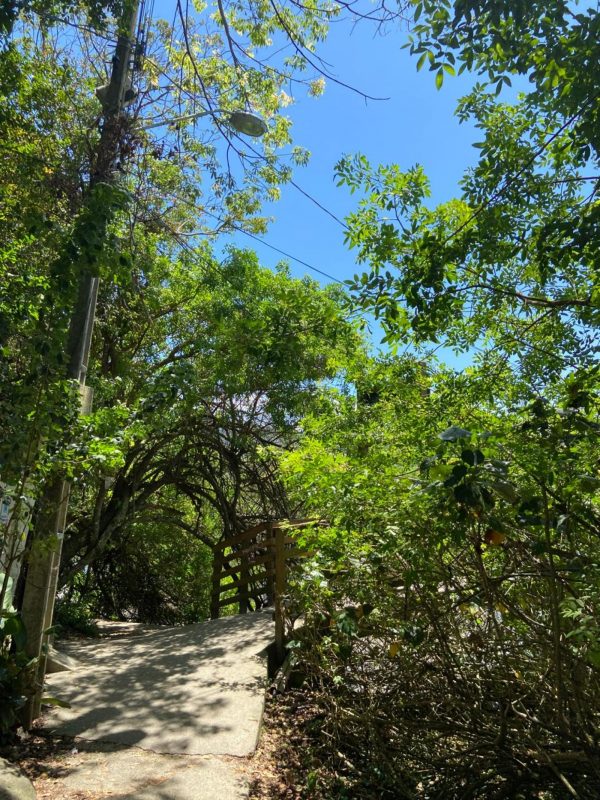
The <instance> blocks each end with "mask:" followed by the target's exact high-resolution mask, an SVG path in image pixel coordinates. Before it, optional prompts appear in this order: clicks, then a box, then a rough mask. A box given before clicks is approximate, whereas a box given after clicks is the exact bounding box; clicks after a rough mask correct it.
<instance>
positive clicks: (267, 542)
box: [223, 539, 275, 561]
mask: <svg viewBox="0 0 600 800" xmlns="http://www.w3.org/2000/svg"><path fill="white" fill-rule="evenodd" d="M274 544H275V540H274V539H263V540H261V541H260V542H255V543H254V544H251V545H249V546H248V547H243V548H242V549H241V550H234V552H233V553H227V555H226V556H223V557H224V558H225V560H226V561H227V560H229V559H233V558H240V557H241V556H247V555H249V554H250V553H254V552H256V550H267V549H268V548H269V547H272V546H273V545H274Z"/></svg>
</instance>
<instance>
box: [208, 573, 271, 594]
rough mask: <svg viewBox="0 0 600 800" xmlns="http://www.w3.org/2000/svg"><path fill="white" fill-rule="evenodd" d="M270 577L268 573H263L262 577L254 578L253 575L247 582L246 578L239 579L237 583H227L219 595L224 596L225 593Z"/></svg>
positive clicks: (256, 576) (255, 576)
mask: <svg viewBox="0 0 600 800" xmlns="http://www.w3.org/2000/svg"><path fill="white" fill-rule="evenodd" d="M271 574H273V571H271ZM268 577H270V576H269V574H268V573H264V572H261V573H260V575H254V576H252V575H251V576H250V578H249V579H248V580H246V578H239V579H238V580H237V581H231V583H226V584H224V585H223V586H221V590H220V591H219V595H222V594H223V592H229V591H230V590H231V589H239V588H240V586H246V585H247V584H252V583H258V582H259V581H264V580H265V578H268Z"/></svg>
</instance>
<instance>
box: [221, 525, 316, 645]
mask: <svg viewBox="0 0 600 800" xmlns="http://www.w3.org/2000/svg"><path fill="white" fill-rule="evenodd" d="M315 524H320V523H318V522H317V521H316V520H309V519H301V520H279V521H273V522H262V523H260V524H259V525H255V526H253V527H252V528H248V529H247V530H245V531H244V532H243V533H240V534H238V535H237V536H233V537H231V538H230V539H224V540H223V541H221V542H219V544H218V545H217V546H216V549H215V560H214V565H213V586H212V598H211V609H210V615H211V618H212V619H216V618H218V617H219V614H220V611H221V609H222V608H224V607H226V606H231V605H237V607H238V613H240V614H245V613H246V612H247V611H249V610H251V606H250V603H251V601H253V602H254V604H255V607H256V608H264V607H266V606H273V607H274V611H275V649H276V656H277V659H278V660H279V661H281V660H283V656H284V652H285V607H284V598H285V594H286V584H287V575H288V571H289V568H290V565H291V564H292V563H293V562H294V560H297V559H300V558H305V557H306V556H308V555H309V553H307V552H306V551H305V550H303V549H302V548H300V547H299V546H298V542H297V539H296V537H295V536H294V533H295V532H296V531H298V530H299V529H301V528H305V527H307V526H308V525H315Z"/></svg>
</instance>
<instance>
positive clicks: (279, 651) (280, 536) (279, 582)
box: [274, 526, 285, 664]
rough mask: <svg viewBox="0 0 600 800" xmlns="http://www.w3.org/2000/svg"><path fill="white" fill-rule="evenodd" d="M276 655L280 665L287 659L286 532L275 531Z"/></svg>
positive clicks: (278, 529)
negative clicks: (285, 607)
mask: <svg viewBox="0 0 600 800" xmlns="http://www.w3.org/2000/svg"><path fill="white" fill-rule="evenodd" d="M274 531H275V654H276V657H277V661H278V663H279V664H281V663H283V659H284V657H285V625H284V611H283V596H284V594H285V531H284V530H283V528H282V527H281V526H277V527H276V528H275V529H274Z"/></svg>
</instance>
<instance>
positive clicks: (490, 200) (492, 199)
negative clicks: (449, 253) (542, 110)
mask: <svg viewBox="0 0 600 800" xmlns="http://www.w3.org/2000/svg"><path fill="white" fill-rule="evenodd" d="M599 97H600V93H599V94H596V95H594V96H593V97H591V98H590V99H589V100H588V101H587V103H585V104H584V105H583V106H582V107H581V108H580V109H579V110H578V111H577V112H576V113H575V114H573V115H572V116H571V117H569V119H568V120H567V121H566V122H565V123H564V124H563V125H561V127H560V128H559V129H558V130H557V131H555V132H554V133H553V134H552V135H551V136H549V137H548V139H546V141H545V142H544V143H543V144H542V145H540V147H538V149H537V150H536V151H535V152H534V153H533V155H532V156H531V158H530V159H528V161H527V162H526V163H525V164H524V165H523V166H522V167H521V168H520V169H519V170H517V172H515V174H514V175H513V176H512V177H510V178H507V179H505V181H504V185H503V186H500V188H499V189H497V190H496V191H495V192H494V194H492V196H491V197H489V198H488V199H487V200H486V201H485V203H482V204H481V205H480V206H479V208H477V209H475V211H474V212H473V213H472V214H471V215H470V216H469V217H468V218H467V219H466V220H465V221H464V222H463V223H461V224H460V225H459V226H458V228H456V229H455V230H454V231H452V233H450V234H449V235H448V236H447V237H446V238H445V239H444V240H443V242H442V243H441V245H440V246H441V247H444V246H445V245H447V244H448V242H449V241H451V240H452V239H454V237H455V236H458V234H459V233H461V232H462V231H463V230H464V229H465V228H466V227H467V225H469V224H470V223H471V222H473V220H474V219H476V218H477V217H478V216H479V215H480V214H481V213H482V212H483V211H485V210H486V209H487V208H489V207H490V206H491V204H492V203H494V202H495V201H496V200H498V199H499V198H500V197H502V195H503V194H504V193H505V192H506V191H507V190H508V189H510V187H511V186H512V184H513V183H514V182H515V181H516V180H517V178H520V177H521V175H522V174H523V173H524V172H525V171H526V170H527V169H529V168H530V167H532V166H533V165H534V163H535V161H536V159H537V158H539V156H541V154H542V153H543V152H544V150H546V149H547V148H548V147H549V146H550V145H551V144H552V142H553V141H554V140H555V139H557V138H558V137H559V136H560V135H561V133H563V131H565V130H566V129H567V128H568V127H569V126H570V125H572V124H573V123H574V122H575V121H576V120H577V119H578V118H579V117H580V116H581V115H582V114H583V112H584V111H585V110H586V108H587V107H588V106H589V105H590V104H591V103H593V102H594V101H595V100H597V99H598V98H599Z"/></svg>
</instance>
